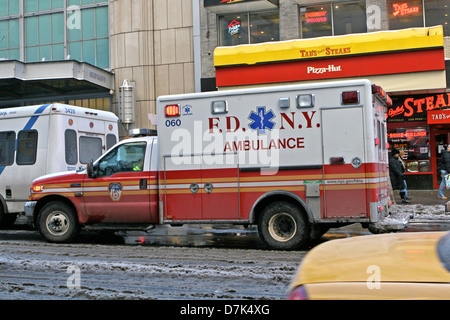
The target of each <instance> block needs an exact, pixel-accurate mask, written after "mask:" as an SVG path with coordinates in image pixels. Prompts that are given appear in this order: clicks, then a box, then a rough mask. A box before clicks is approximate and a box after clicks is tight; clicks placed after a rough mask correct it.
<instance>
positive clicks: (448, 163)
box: [438, 144, 450, 200]
mask: <svg viewBox="0 0 450 320" xmlns="http://www.w3.org/2000/svg"><path fill="white" fill-rule="evenodd" d="M449 172H450V144H449V145H448V146H447V148H446V149H444V150H443V151H442V153H441V177H442V180H441V185H440V186H439V191H438V198H439V199H441V200H447V197H446V196H445V194H444V190H445V176H446V175H447V174H448V173H449Z"/></svg>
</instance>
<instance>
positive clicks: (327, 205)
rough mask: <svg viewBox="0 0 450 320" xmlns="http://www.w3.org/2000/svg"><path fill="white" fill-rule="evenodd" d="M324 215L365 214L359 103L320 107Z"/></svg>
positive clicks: (362, 138) (333, 216) (362, 128)
mask: <svg viewBox="0 0 450 320" xmlns="http://www.w3.org/2000/svg"><path fill="white" fill-rule="evenodd" d="M321 119H322V120H321V121H322V123H321V129H322V140H323V141H322V146H323V175H324V177H323V180H324V197H323V208H324V214H325V218H331V219H333V218H361V217H365V216H366V212H367V207H366V204H367V195H366V183H365V179H366V177H365V169H364V168H365V166H364V163H365V152H364V121H363V107H362V106H348V107H347V106H344V107H336V108H326V109H322V110H321Z"/></svg>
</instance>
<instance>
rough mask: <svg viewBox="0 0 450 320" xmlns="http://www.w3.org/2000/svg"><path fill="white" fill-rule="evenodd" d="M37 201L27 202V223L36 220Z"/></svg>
mask: <svg viewBox="0 0 450 320" xmlns="http://www.w3.org/2000/svg"><path fill="white" fill-rule="evenodd" d="M36 203H37V201H28V202H26V203H25V210H24V211H25V218H26V220H27V224H33V222H34V208H35V207H36Z"/></svg>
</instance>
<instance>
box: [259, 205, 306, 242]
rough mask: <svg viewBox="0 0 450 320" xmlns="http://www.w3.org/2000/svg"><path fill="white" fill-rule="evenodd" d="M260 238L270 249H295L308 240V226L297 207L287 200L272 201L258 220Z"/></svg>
mask: <svg viewBox="0 0 450 320" xmlns="http://www.w3.org/2000/svg"><path fill="white" fill-rule="evenodd" d="M258 232H259V236H260V238H261V240H262V241H263V242H264V243H265V244H266V246H268V247H269V248H271V249H276V250H295V249H298V248H300V247H303V246H305V245H306V244H307V243H308V241H309V232H308V227H307V225H306V223H305V220H304V218H303V215H302V213H301V212H300V210H299V208H298V207H297V206H295V205H293V204H292V203H289V202H283V201H280V202H274V203H271V204H270V205H268V206H267V207H266V208H265V209H264V210H263V211H262V213H261V216H260V218H259V221H258Z"/></svg>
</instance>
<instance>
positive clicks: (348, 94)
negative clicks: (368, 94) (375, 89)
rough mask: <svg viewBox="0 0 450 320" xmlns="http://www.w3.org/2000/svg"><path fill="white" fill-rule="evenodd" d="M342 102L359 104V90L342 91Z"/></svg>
mask: <svg viewBox="0 0 450 320" xmlns="http://www.w3.org/2000/svg"><path fill="white" fill-rule="evenodd" d="M341 103H342V104H344V105H345V104H359V92H358V91H344V92H342V93H341Z"/></svg>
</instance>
